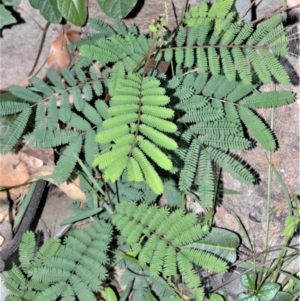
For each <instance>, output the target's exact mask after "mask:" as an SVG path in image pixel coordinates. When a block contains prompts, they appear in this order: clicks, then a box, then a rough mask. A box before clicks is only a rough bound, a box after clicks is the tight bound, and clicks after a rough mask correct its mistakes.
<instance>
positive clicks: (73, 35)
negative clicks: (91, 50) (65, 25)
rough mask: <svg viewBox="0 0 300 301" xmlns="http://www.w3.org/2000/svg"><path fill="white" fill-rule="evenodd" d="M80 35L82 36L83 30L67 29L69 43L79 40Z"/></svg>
mask: <svg viewBox="0 0 300 301" xmlns="http://www.w3.org/2000/svg"><path fill="white" fill-rule="evenodd" d="M80 37H81V32H79V31H77V30H74V29H67V30H66V39H67V40H68V42H69V43H72V42H74V41H76V40H78V39H79V38H80Z"/></svg>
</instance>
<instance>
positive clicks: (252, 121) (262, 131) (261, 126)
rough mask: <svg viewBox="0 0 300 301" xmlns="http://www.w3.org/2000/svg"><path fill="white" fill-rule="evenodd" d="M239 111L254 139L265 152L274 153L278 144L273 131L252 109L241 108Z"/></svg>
mask: <svg viewBox="0 0 300 301" xmlns="http://www.w3.org/2000/svg"><path fill="white" fill-rule="evenodd" d="M238 110H239V115H240V117H241V119H242V121H243V122H244V124H245V125H246V127H247V128H248V130H249V131H250V132H251V134H252V135H253V136H254V138H255V139H256V140H257V141H258V142H259V143H260V144H261V145H262V147H263V148H264V149H265V150H267V151H274V150H275V149H276V142H275V138H274V135H273V133H272V132H271V129H269V128H268V127H267V125H266V124H265V123H264V122H263V121H262V120H261V119H260V118H259V117H258V116H257V115H255V113H253V112H252V111H251V110H250V109H248V108H246V107H242V106H240V107H239V108H238Z"/></svg>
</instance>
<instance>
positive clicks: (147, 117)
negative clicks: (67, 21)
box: [93, 63, 177, 194]
mask: <svg viewBox="0 0 300 301" xmlns="http://www.w3.org/2000/svg"><path fill="white" fill-rule="evenodd" d="M119 74H124V69H123V65H122V63H119V64H117V65H115V69H114V70H113V72H112V78H114V77H118V75H119ZM109 93H110V95H111V96H112V99H111V106H110V108H109V109H108V113H109V114H110V116H111V117H109V118H107V119H106V120H104V121H103V123H102V126H103V128H104V130H103V131H101V132H100V133H98V134H97V136H96V140H97V142H99V143H100V144H106V143H111V142H112V144H111V147H110V148H109V149H107V150H106V151H103V152H102V153H100V154H99V155H98V156H97V157H96V158H95V160H94V163H93V164H94V165H96V166H98V167H99V169H104V168H105V171H104V177H105V179H106V180H107V181H108V180H111V181H112V182H115V181H116V180H117V179H119V178H120V176H121V174H122V172H123V171H124V170H125V169H126V170H127V174H128V180H129V181H133V182H140V181H144V179H146V181H147V183H148V184H149V186H150V187H151V188H152V190H153V191H154V192H155V193H157V194H161V193H162V192H163V184H162V181H161V179H160V177H159V175H158V173H157V172H156V170H155V169H154V167H153V164H152V163H151V161H153V162H154V163H155V164H156V165H158V166H159V167H160V168H162V169H165V170H170V169H171V168H172V162H171V160H170V159H169V158H168V156H167V155H166V154H165V152H163V150H162V149H167V150H174V149H176V148H177V143H176V142H175V141H174V140H173V139H172V138H170V137H169V136H168V135H166V134H164V133H163V132H166V133H173V132H175V131H176V130H177V127H176V125H175V124H174V123H173V122H171V121H168V120H167V119H169V118H171V117H172V116H173V114H174V113H173V110H172V109H169V108H165V107H164V106H165V105H167V104H168V103H169V101H170V99H169V97H168V96H166V95H165V89H164V88H162V87H160V82H159V81H158V80H157V79H156V78H154V77H147V78H142V77H141V76H139V75H137V74H133V73H129V74H128V75H127V77H126V79H120V80H117V82H116V85H115V86H113V85H111V86H110V90H109Z"/></svg>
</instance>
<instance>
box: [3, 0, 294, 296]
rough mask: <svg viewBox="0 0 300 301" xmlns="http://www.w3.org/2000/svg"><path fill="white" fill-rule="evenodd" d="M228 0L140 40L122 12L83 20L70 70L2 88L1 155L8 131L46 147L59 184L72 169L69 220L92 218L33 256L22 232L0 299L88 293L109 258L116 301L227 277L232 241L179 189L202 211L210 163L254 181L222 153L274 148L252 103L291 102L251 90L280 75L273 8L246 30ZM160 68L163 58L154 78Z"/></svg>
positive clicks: (284, 45)
mask: <svg viewBox="0 0 300 301" xmlns="http://www.w3.org/2000/svg"><path fill="white" fill-rule="evenodd" d="M233 4H234V1H233V0H217V1H216V2H215V3H214V4H208V3H206V2H201V4H200V5H199V6H197V7H193V8H192V9H191V10H190V11H187V12H186V13H185V15H184V18H183V20H182V22H181V24H180V25H179V26H178V28H177V29H176V30H175V31H174V32H170V31H169V30H168V28H167V17H166V16H165V18H161V19H159V20H158V21H157V22H155V23H153V24H151V26H150V30H151V32H150V34H142V33H140V32H139V29H138V28H137V27H136V26H135V25H134V24H132V25H130V26H129V27H127V26H126V25H125V23H124V22H123V21H121V20H115V21H114V23H113V26H110V25H108V24H106V23H104V22H103V21H101V20H96V19H89V21H88V24H89V26H90V27H92V28H94V29H95V30H96V33H95V34H93V35H91V36H87V37H85V38H82V39H80V40H77V41H75V42H74V43H73V44H72V45H71V47H72V49H77V50H79V53H80V56H79V57H78V59H77V61H76V62H75V64H74V65H73V66H72V67H71V68H63V69H62V70H61V76H59V75H57V74H56V73H55V72H53V71H49V72H48V74H47V80H45V81H43V80H41V79H40V78H37V77H34V78H32V79H31V81H30V82H31V86H30V87H27V88H24V87H20V86H16V85H14V86H12V87H11V88H10V93H11V94H12V95H13V96H14V97H13V98H7V99H5V98H2V99H1V102H0V108H1V110H0V114H1V116H13V121H12V122H11V123H10V125H9V126H8V127H7V130H6V133H5V135H4V137H2V141H1V146H0V151H1V153H7V152H9V151H11V150H12V149H13V148H14V147H15V145H16V143H17V142H18V141H20V139H22V142H23V143H24V144H26V145H28V146H31V147H42V148H54V149H55V150H56V151H57V153H59V158H58V160H57V162H56V166H55V170H54V172H53V174H52V178H53V179H54V180H55V181H56V182H57V183H63V182H65V181H67V180H68V179H69V178H70V176H72V175H74V174H77V175H78V176H79V179H80V183H81V188H82V190H83V191H84V192H85V193H86V195H87V206H86V208H84V209H80V207H79V204H78V203H75V204H74V206H73V210H74V213H75V216H74V217H73V219H72V221H76V220H78V219H81V218H82V217H83V216H90V215H93V216H94V222H92V223H91V225H90V226H88V227H87V228H85V229H84V230H78V229H77V230H72V231H71V232H70V233H68V234H67V235H66V237H65V239H64V240H63V242H59V241H58V239H56V238H52V239H50V241H48V242H47V243H46V244H44V246H43V247H42V248H41V249H40V250H39V251H38V253H37V254H35V241H34V237H33V235H32V234H30V233H27V234H26V235H25V236H24V238H23V241H22V244H21V245H20V261H21V266H20V267H17V266H15V265H14V266H13V268H12V270H10V271H9V272H8V274H9V276H10V277H8V278H7V279H6V285H7V287H9V289H10V290H11V292H12V295H11V296H8V297H7V298H6V300H7V301H10V300H43V301H45V300H57V299H58V298H61V300H75V298H78V300H97V299H96V298H97V297H96V293H97V292H99V290H100V288H101V287H103V286H107V283H108V284H109V280H110V276H108V275H109V274H108V272H109V271H111V269H112V268H113V267H114V266H116V265H118V266H119V267H121V268H122V270H123V275H122V276H121V279H120V280H119V281H120V282H121V283H123V284H125V285H126V290H125V291H124V293H123V295H122V296H121V299H120V300H127V299H126V298H127V297H128V296H129V293H130V292H132V298H133V300H139V301H140V300H158V299H159V300H164V301H167V300H183V299H186V298H190V300H197V301H200V300H201V301H202V300H204V298H205V296H211V298H212V300H213V298H215V297H216V296H215V295H211V294H210V291H209V287H206V286H205V285H203V283H202V280H201V275H199V274H198V273H197V272H196V270H195V265H198V266H200V267H201V268H202V269H201V271H211V272H215V273H223V272H225V271H227V270H228V266H229V264H231V263H233V262H234V261H235V260H236V248H237V247H238V244H239V238H238V236H237V235H236V234H234V233H232V232H229V231H227V230H222V229H218V228H214V227H211V224H212V217H209V216H208V215H205V217H204V218H203V219H202V220H201V219H199V217H198V216H197V215H196V214H195V213H188V212H186V210H185V208H186V206H185V204H186V202H187V196H191V197H192V198H193V199H194V200H195V201H197V202H199V203H200V205H201V206H202V207H203V208H204V209H205V211H206V212H210V213H211V212H213V211H214V209H215V206H216V202H215V200H216V196H217V194H218V185H219V182H218V179H219V172H220V170H221V169H222V170H225V171H227V172H228V173H230V174H231V175H232V176H233V177H234V178H236V179H237V180H239V181H241V182H243V183H246V184H249V185H251V184H254V183H255V181H256V179H257V177H256V173H255V172H254V171H253V170H252V169H251V168H250V167H249V166H248V165H247V164H246V163H244V162H243V161H242V158H239V157H237V156H236V155H235V154H234V150H249V149H254V148H255V146H256V143H259V144H260V145H261V146H262V147H263V148H264V149H265V150H267V151H274V150H276V148H277V142H276V138H275V134H274V132H273V131H272V130H271V129H270V127H269V126H268V124H267V123H266V122H264V121H263V120H262V118H261V117H260V116H259V115H258V114H257V112H256V111H255V109H258V108H276V107H278V106H283V105H287V104H289V103H292V102H293V101H294V98H295V95H294V94H293V93H292V92H289V91H273V92H259V90H258V88H259V87H260V85H261V84H264V83H270V82H279V83H281V84H284V85H287V84H288V83H289V76H288V74H287V72H286V71H285V69H284V68H283V66H282V65H281V64H280V62H279V60H278V57H284V56H287V54H288V39H287V37H286V35H285V31H284V28H283V25H282V18H281V15H273V16H272V17H270V18H269V19H267V20H265V21H264V22H262V24H260V26H259V27H257V28H256V27H255V26H253V25H251V24H248V23H244V22H243V20H241V19H239V17H238V16H237V14H236V13H235V12H234V11H233V10H232V6H233ZM153 62H154V64H153ZM161 62H168V66H169V67H168V70H166V71H165V72H164V73H160V72H159V69H158V68H157V65H158V64H159V63H161ZM150 63H151V64H150ZM150 66H154V67H150ZM107 99H109V100H108V101H107ZM32 123H33V127H32V126H30V125H31V124H32ZM32 128H33V130H31V129H32ZM249 133H250V135H251V137H252V138H249ZM253 151H255V149H254V150H253ZM216 171H217V172H216ZM162 194H164V195H165V196H166V200H167V205H165V206H162V205H161V202H160V199H161V198H160V196H161V195H162ZM105 281H106V282H105ZM187 296H188V297H187Z"/></svg>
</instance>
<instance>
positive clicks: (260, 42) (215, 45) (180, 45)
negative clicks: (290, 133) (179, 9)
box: [160, 0, 289, 85]
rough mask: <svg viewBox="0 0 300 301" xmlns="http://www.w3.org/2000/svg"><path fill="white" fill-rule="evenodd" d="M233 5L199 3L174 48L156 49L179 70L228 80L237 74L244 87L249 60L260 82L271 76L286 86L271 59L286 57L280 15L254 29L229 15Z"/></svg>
mask: <svg viewBox="0 0 300 301" xmlns="http://www.w3.org/2000/svg"><path fill="white" fill-rule="evenodd" d="M233 2H234V1H233V0H228V1H216V2H215V3H214V4H212V5H211V6H209V5H208V4H207V3H206V2H202V3H201V4H200V5H199V6H198V7H194V8H193V9H191V11H189V12H187V13H186V14H185V18H184V22H185V24H187V27H180V28H179V30H178V34H177V39H176V45H175V47H172V48H165V49H161V50H160V51H162V52H164V58H165V60H166V61H171V60H172V58H173V57H174V58H175V61H176V63H177V65H181V66H182V67H181V68H191V67H194V66H195V67H197V68H198V70H199V72H201V73H202V72H207V71H208V70H210V72H211V73H212V74H213V75H217V74H220V73H222V74H224V75H225V76H226V78H227V79H228V80H230V81H234V80H236V79H237V75H238V76H239V78H240V79H241V80H242V81H243V83H245V84H250V83H251V82H252V72H251V67H250V65H248V61H250V63H251V66H252V67H253V69H254V71H255V72H256V74H257V75H258V77H259V79H260V81H261V82H263V83H269V82H271V80H272V77H274V78H275V79H276V80H277V81H278V82H280V83H282V84H285V85H286V84H288V83H289V76H288V74H287V72H286V71H285V69H284V68H283V67H282V66H281V64H280V63H279V61H278V60H277V58H275V55H277V56H286V55H287V54H288V47H287V44H288V40H287V37H286V36H285V32H284V28H283V25H282V24H281V21H282V17H281V15H274V16H272V17H270V18H269V19H267V20H266V21H264V22H263V23H262V24H261V26H260V27H259V28H257V29H255V28H254V27H253V26H252V25H251V24H244V23H243V22H241V21H239V20H237V18H236V17H235V14H234V13H233V12H230V9H231V6H232V5H233ZM219 58H220V59H219Z"/></svg>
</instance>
